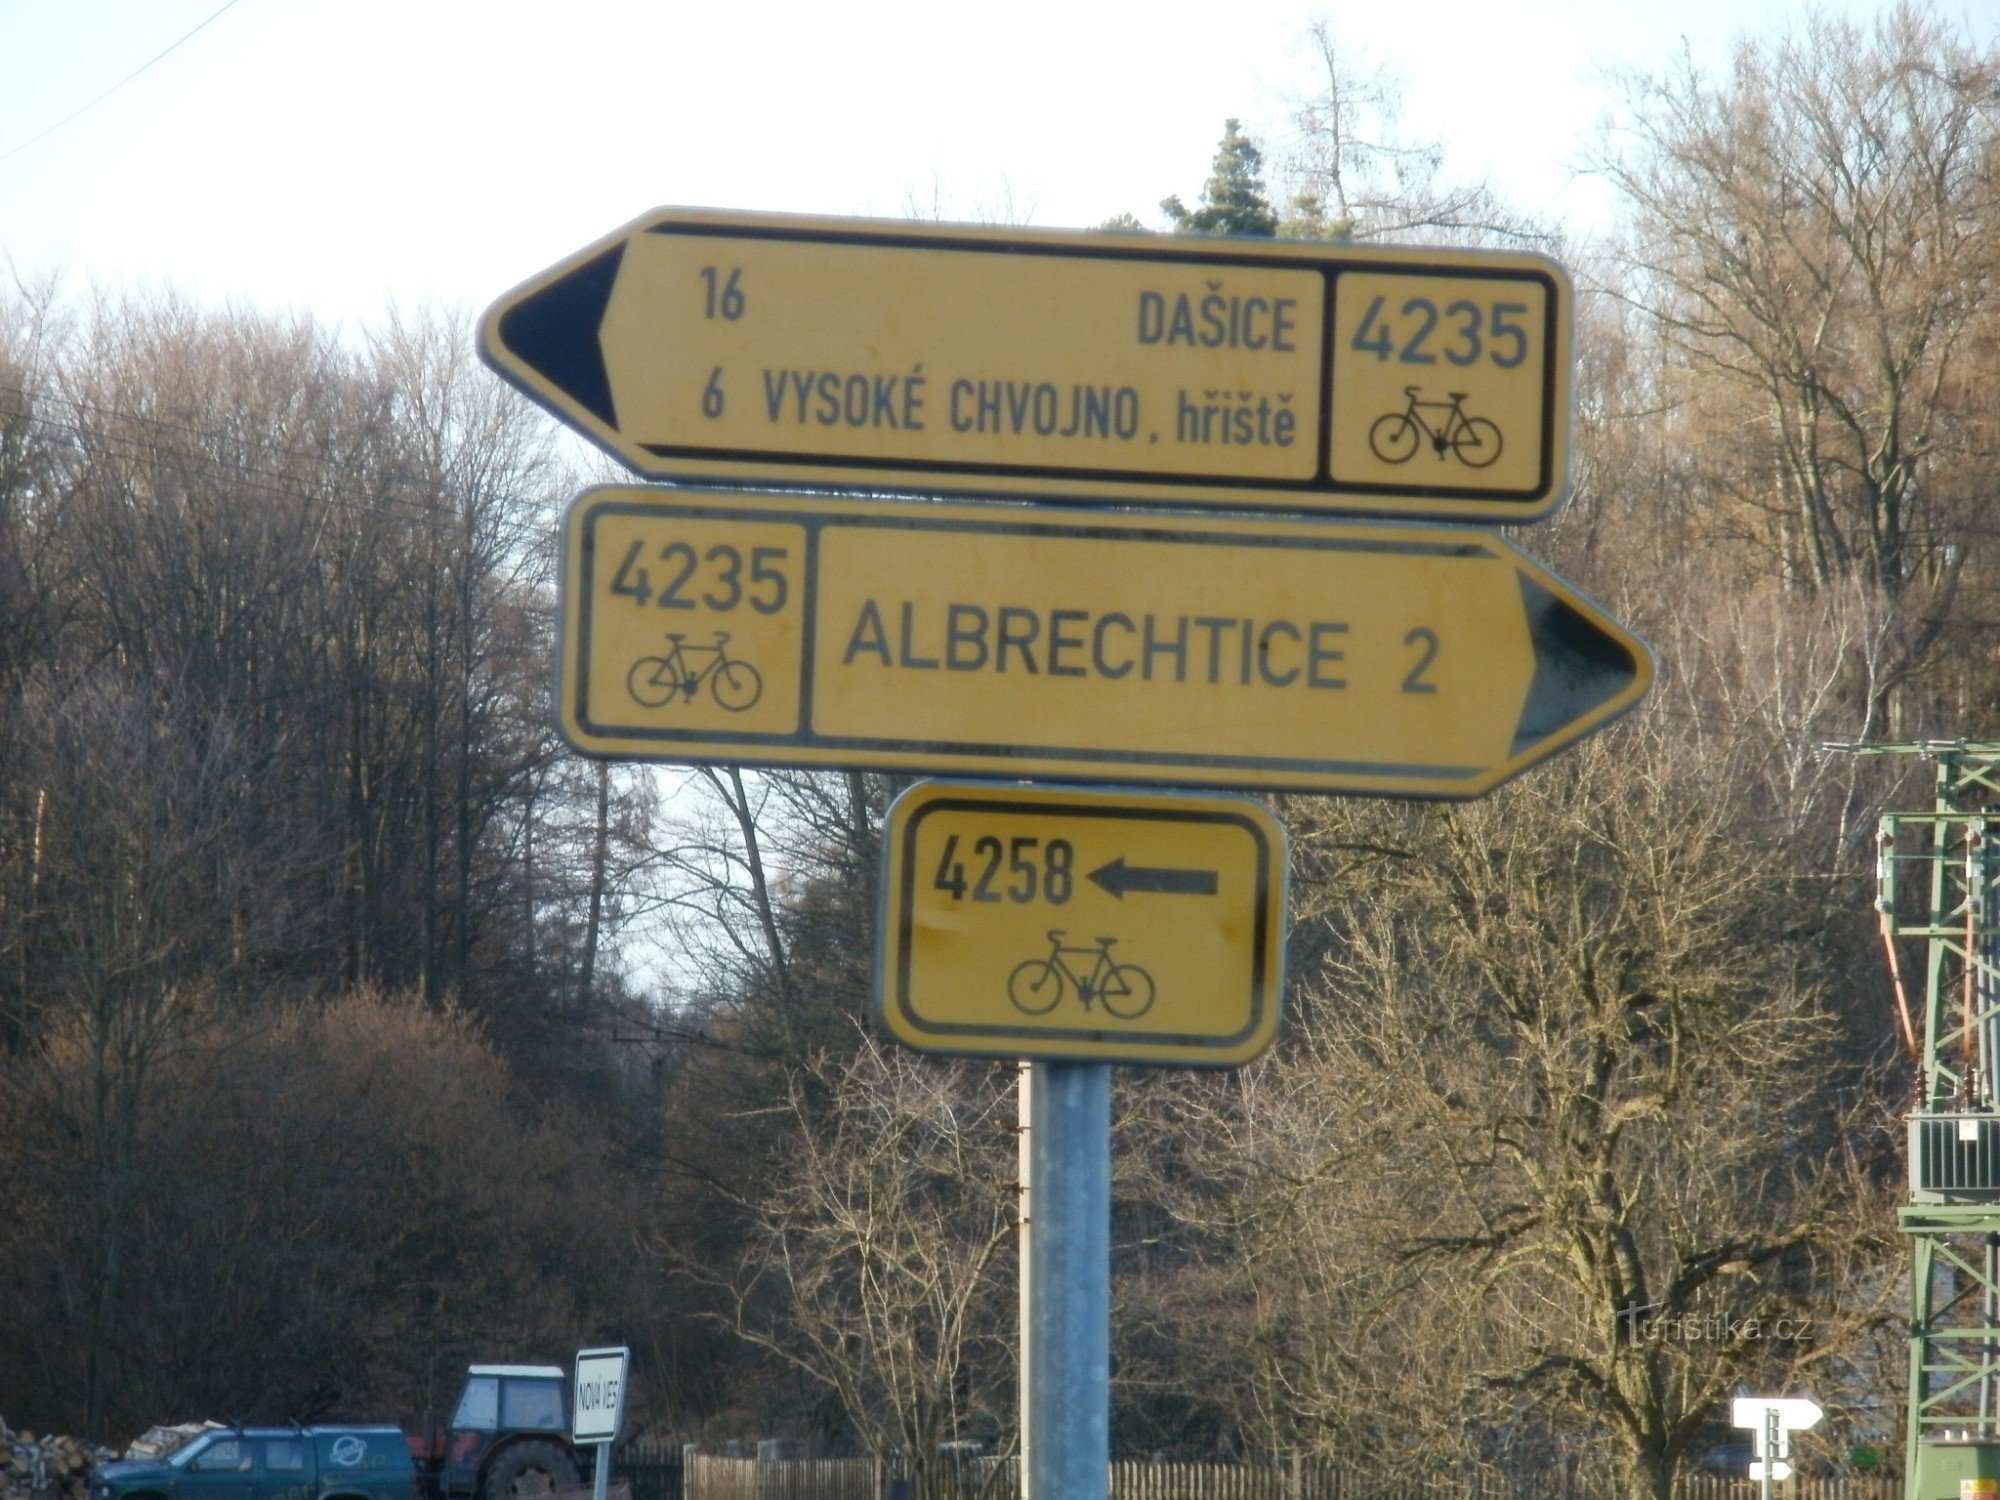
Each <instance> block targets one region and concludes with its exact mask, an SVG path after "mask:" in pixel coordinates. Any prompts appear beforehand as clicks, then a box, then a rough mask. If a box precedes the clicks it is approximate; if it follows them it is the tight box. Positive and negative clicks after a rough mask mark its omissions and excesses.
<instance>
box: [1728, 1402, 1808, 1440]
mask: <svg viewBox="0 0 2000 1500" xmlns="http://www.w3.org/2000/svg"><path fill="white" fill-rule="evenodd" d="M1768 1411H1774V1412H1776V1413H1777V1414H1778V1430H1779V1431H1780V1432H1803V1431H1804V1430H1805V1429H1806V1428H1808V1427H1817V1426H1818V1425H1819V1419H1820V1418H1821V1417H1823V1416H1825V1415H1826V1413H1825V1412H1823V1411H1821V1410H1820V1405H1819V1403H1818V1402H1817V1401H1814V1400H1812V1399H1811V1398H1810V1397H1806V1396H1738V1397H1737V1398H1736V1400H1735V1401H1734V1402H1733V1403H1731V1406H1730V1417H1729V1420H1730V1422H1731V1423H1732V1424H1733V1425H1735V1426H1737V1427H1748V1428H1749V1429H1750V1430H1751V1431H1753V1432H1759V1431H1762V1430H1763V1426H1764V1413H1765V1412H1768Z"/></svg>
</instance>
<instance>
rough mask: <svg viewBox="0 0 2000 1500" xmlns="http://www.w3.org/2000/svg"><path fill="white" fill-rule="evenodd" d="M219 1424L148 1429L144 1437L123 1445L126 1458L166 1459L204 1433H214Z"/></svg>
mask: <svg viewBox="0 0 2000 1500" xmlns="http://www.w3.org/2000/svg"><path fill="white" fill-rule="evenodd" d="M221 1427H222V1424H221V1423H220V1422H182V1423H180V1424H179V1425H178V1426H174V1427H148V1428H147V1429H146V1431H145V1435H144V1436H142V1437H136V1438H134V1439H132V1441H131V1442H129V1443H127V1444H126V1445H125V1456H126V1457H127V1458H148V1459H151V1458H166V1457H168V1456H170V1455H172V1454H175V1453H178V1452H180V1451H181V1449H183V1448H185V1447H186V1446H187V1445H188V1444H189V1443H191V1442H193V1441H194V1440H195V1439H196V1438H198V1437H200V1436H201V1435H202V1434H203V1433H204V1432H216V1431H219V1430H220V1429H221Z"/></svg>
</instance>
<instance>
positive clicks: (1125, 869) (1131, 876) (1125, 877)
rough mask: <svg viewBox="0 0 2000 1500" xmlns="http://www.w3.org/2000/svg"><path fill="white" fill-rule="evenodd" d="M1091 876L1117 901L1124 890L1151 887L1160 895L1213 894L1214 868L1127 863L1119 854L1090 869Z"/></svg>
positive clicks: (1123, 895)
mask: <svg viewBox="0 0 2000 1500" xmlns="http://www.w3.org/2000/svg"><path fill="white" fill-rule="evenodd" d="M1090 878H1091V879H1092V880H1093V881H1095V882H1096V883H1097V885H1098V887H1099V888H1100V889H1101V890H1105V891H1108V892H1110V893H1111V894H1112V895H1113V896H1115V897H1117V898H1118V899H1119V900H1120V901H1123V900H1124V899H1125V893H1126V892H1127V891H1151V892H1153V893H1155V894H1158V895H1162V896H1213V895H1214V894H1215V878H1216V877H1215V871H1213V870H1166V869H1156V868H1154V867H1152V866H1150V865H1128V864H1126V863H1125V856H1124V855H1122V854H1121V855H1119V856H1118V857H1117V858H1116V859H1114V860H1112V861H1111V863H1110V864H1108V865H1100V866H1099V867H1098V868H1097V869H1095V870H1092V871H1091V872H1090Z"/></svg>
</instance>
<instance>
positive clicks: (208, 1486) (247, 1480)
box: [91, 1427, 421, 1500]
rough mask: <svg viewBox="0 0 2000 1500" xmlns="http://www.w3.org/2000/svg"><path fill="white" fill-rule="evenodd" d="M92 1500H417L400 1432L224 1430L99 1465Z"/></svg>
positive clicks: (413, 1473) (413, 1469)
mask: <svg viewBox="0 0 2000 1500" xmlns="http://www.w3.org/2000/svg"><path fill="white" fill-rule="evenodd" d="M91 1495H92V1497H93V1500H421V1497H419V1496H418V1495H417V1469H416V1464H415V1462H414V1460H413V1459H412V1458H411V1456H410V1445H409V1442H408V1441H407V1440H406V1439H405V1438H404V1436H403V1430H402V1429H401V1428H400V1427H224V1428H219V1429H217V1430H216V1431H213V1432H206V1433H203V1434H202V1435H201V1436H199V1437H197V1438H195V1439H194V1440H193V1441H192V1442H190V1443H188V1444H187V1445H186V1446H184V1447H182V1448H180V1449H178V1450H176V1451H175V1452H174V1453H172V1454H170V1455H168V1456H166V1457H163V1458H156V1459H151V1458H149V1459H137V1460H128V1461H126V1462H123V1463H109V1464H99V1465H98V1467H97V1472H96V1473H95V1474H94V1475H93V1476H92V1478H91Z"/></svg>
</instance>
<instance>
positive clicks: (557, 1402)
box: [500, 1380, 563, 1432]
mask: <svg viewBox="0 0 2000 1500" xmlns="http://www.w3.org/2000/svg"><path fill="white" fill-rule="evenodd" d="M500 1425H501V1426H502V1427H504V1428H506V1429H507V1430H508V1431H509V1432H521V1431H528V1432H561V1431H562V1429H563V1409H562V1385H561V1383H560V1382H558V1381H554V1380H510V1381H508V1382H507V1389H506V1392H505V1394H504V1396H503V1398H502V1402H501V1407H500Z"/></svg>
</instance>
